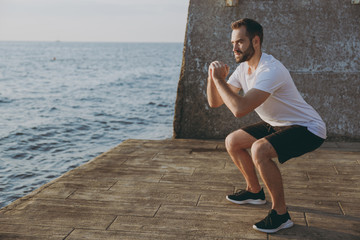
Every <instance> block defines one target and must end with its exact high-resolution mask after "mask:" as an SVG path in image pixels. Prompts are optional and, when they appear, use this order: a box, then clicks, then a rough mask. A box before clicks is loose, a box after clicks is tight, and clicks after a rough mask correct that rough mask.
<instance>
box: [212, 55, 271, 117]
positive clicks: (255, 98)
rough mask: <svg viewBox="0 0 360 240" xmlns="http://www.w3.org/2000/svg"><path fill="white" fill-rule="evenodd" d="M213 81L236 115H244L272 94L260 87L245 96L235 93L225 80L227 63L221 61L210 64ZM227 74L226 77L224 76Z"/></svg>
mask: <svg viewBox="0 0 360 240" xmlns="http://www.w3.org/2000/svg"><path fill="white" fill-rule="evenodd" d="M210 68H211V71H212V79H213V83H214V85H215V87H216V89H217V91H218V94H219V96H220V97H221V99H222V101H223V103H225V105H226V106H227V107H228V108H229V109H230V111H231V112H232V113H233V114H234V116H235V117H238V118H239V117H243V116H245V115H246V114H248V113H249V112H251V111H253V110H254V109H255V108H257V107H258V106H260V105H261V104H262V103H263V102H265V100H266V99H267V98H268V97H269V96H270V93H268V92H264V91H261V90H258V89H254V88H253V89H250V90H249V91H248V92H247V93H246V94H245V95H244V96H240V95H238V94H236V93H234V92H233V91H232V90H231V88H230V87H229V84H227V83H226V82H225V78H226V75H227V70H226V65H225V64H223V63H221V62H213V63H211V64H210ZM224 75H225V77H224Z"/></svg>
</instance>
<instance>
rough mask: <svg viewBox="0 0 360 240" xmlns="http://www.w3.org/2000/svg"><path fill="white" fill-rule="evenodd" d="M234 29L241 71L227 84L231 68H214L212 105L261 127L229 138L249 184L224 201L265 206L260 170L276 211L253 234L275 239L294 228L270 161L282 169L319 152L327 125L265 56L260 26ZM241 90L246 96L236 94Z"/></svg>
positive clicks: (246, 23)
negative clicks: (253, 116)
mask: <svg viewBox="0 0 360 240" xmlns="http://www.w3.org/2000/svg"><path fill="white" fill-rule="evenodd" d="M231 27H232V30H233V31H232V35H231V43H232V45H233V52H234V55H235V60H236V62H237V63H240V65H239V66H238V67H237V68H236V70H235V71H234V72H233V73H232V75H231V76H230V78H229V80H228V81H227V82H226V80H225V79H226V77H227V75H228V74H229V67H228V66H227V65H226V64H224V63H222V62H219V61H215V62H212V63H211V64H210V67H209V74H208V84H207V97H208V102H209V105H210V107H219V106H221V105H223V104H225V105H226V106H227V107H228V108H229V109H230V111H231V112H232V113H233V114H234V116H235V117H238V118H240V117H242V116H244V115H246V114H248V113H249V112H251V111H253V110H255V111H256V112H257V114H258V115H259V116H260V118H261V119H262V120H263V121H262V122H260V123H257V124H254V125H251V126H247V127H244V128H242V129H239V130H237V131H234V132H233V133H231V134H230V135H228V136H227V137H226V140H225V145H226V149H227V151H228V153H229V155H230V157H231V159H232V160H233V162H234V163H235V165H236V166H237V167H238V168H239V170H240V171H241V173H242V174H243V176H244V178H245V180H246V184H247V187H246V189H245V190H241V191H239V192H237V193H235V194H232V195H228V196H227V197H226V199H227V200H229V201H231V202H233V203H237V204H246V203H249V204H265V202H266V201H265V194H264V191H263V189H262V188H261V186H260V184H259V180H258V178H257V175H256V170H255V169H257V170H258V172H259V173H260V176H261V178H262V180H263V182H264V183H265V185H266V187H267V189H268V191H269V193H270V196H271V200H272V209H271V210H270V211H269V214H268V216H267V217H265V219H263V220H262V221H260V222H258V223H256V224H254V225H253V228H254V229H256V230H259V231H262V232H266V233H273V232H277V231H279V230H280V229H284V228H289V227H292V226H293V222H292V221H291V218H290V215H289V213H288V212H287V207H286V204H285V197H284V190H283V184H282V178H281V174H280V171H279V168H278V167H277V165H276V163H275V162H273V160H272V158H278V160H279V162H280V163H284V162H286V161H287V160H289V159H290V158H293V157H298V156H301V155H303V154H305V153H307V152H310V151H313V150H315V149H316V148H318V147H320V145H321V144H322V143H323V142H324V140H325V139H326V128H325V123H324V122H323V120H322V119H321V117H320V116H319V114H318V113H317V112H316V111H315V110H314V109H313V108H312V107H311V106H310V105H308V104H307V103H306V102H305V101H304V100H303V98H302V97H301V95H300V94H299V92H298V90H297V88H296V86H295V84H294V82H293V80H292V78H291V76H290V74H289V71H288V70H287V69H286V68H285V67H284V66H283V65H282V64H281V63H280V62H279V61H278V60H276V59H275V58H274V57H273V56H271V55H268V54H265V53H262V52H261V44H262V41H263V29H262V26H261V25H260V24H259V23H258V22H256V21H254V20H251V19H248V18H245V19H241V20H238V21H236V22H234V23H232V26H231ZM240 89H243V91H244V95H243V96H241V95H239V94H238V93H239V91H240ZM248 148H251V156H250V155H249V154H248V152H247V150H246V149H248Z"/></svg>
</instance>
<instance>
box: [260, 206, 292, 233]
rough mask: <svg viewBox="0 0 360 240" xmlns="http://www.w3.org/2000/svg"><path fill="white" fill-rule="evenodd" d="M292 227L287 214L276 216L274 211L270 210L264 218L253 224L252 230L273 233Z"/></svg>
mask: <svg viewBox="0 0 360 240" xmlns="http://www.w3.org/2000/svg"><path fill="white" fill-rule="evenodd" d="M292 226H294V223H293V222H292V221H291V218H290V215H289V213H288V212H286V213H285V214H283V215H278V214H277V212H276V211H275V210H274V209H271V210H270V211H269V214H268V215H267V216H266V218H264V219H263V220H261V221H260V222H258V223H255V225H253V228H254V229H256V230H258V231H261V232H265V233H274V232H277V231H279V230H281V229H285V228H290V227H292Z"/></svg>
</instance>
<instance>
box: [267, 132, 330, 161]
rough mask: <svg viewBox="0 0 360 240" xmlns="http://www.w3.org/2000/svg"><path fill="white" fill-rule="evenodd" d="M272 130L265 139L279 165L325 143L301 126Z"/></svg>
mask: <svg viewBox="0 0 360 240" xmlns="http://www.w3.org/2000/svg"><path fill="white" fill-rule="evenodd" d="M274 130H275V132H274V133H272V134H270V135H268V136H266V137H265V139H266V140H267V141H268V142H269V143H270V144H271V145H272V146H273V147H274V149H275V151H276V153H277V155H278V160H279V162H280V163H284V162H286V161H287V160H289V159H291V158H294V157H299V156H301V155H303V154H305V153H308V152H311V151H313V150H315V149H316V148H318V147H320V146H321V144H322V143H323V142H324V141H325V140H324V139H322V138H320V137H318V136H316V135H315V134H313V133H311V132H310V131H309V130H308V129H307V128H306V127H303V126H298V125H293V126H288V127H274Z"/></svg>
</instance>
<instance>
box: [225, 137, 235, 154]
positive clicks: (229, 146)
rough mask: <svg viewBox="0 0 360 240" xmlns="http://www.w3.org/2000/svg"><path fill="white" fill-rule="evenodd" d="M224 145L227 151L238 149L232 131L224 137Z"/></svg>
mask: <svg viewBox="0 0 360 240" xmlns="http://www.w3.org/2000/svg"><path fill="white" fill-rule="evenodd" d="M225 147H226V150H227V151H228V152H234V151H236V150H237V149H238V146H237V144H236V140H235V134H234V133H230V134H229V135H228V136H227V137H226V138H225Z"/></svg>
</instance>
